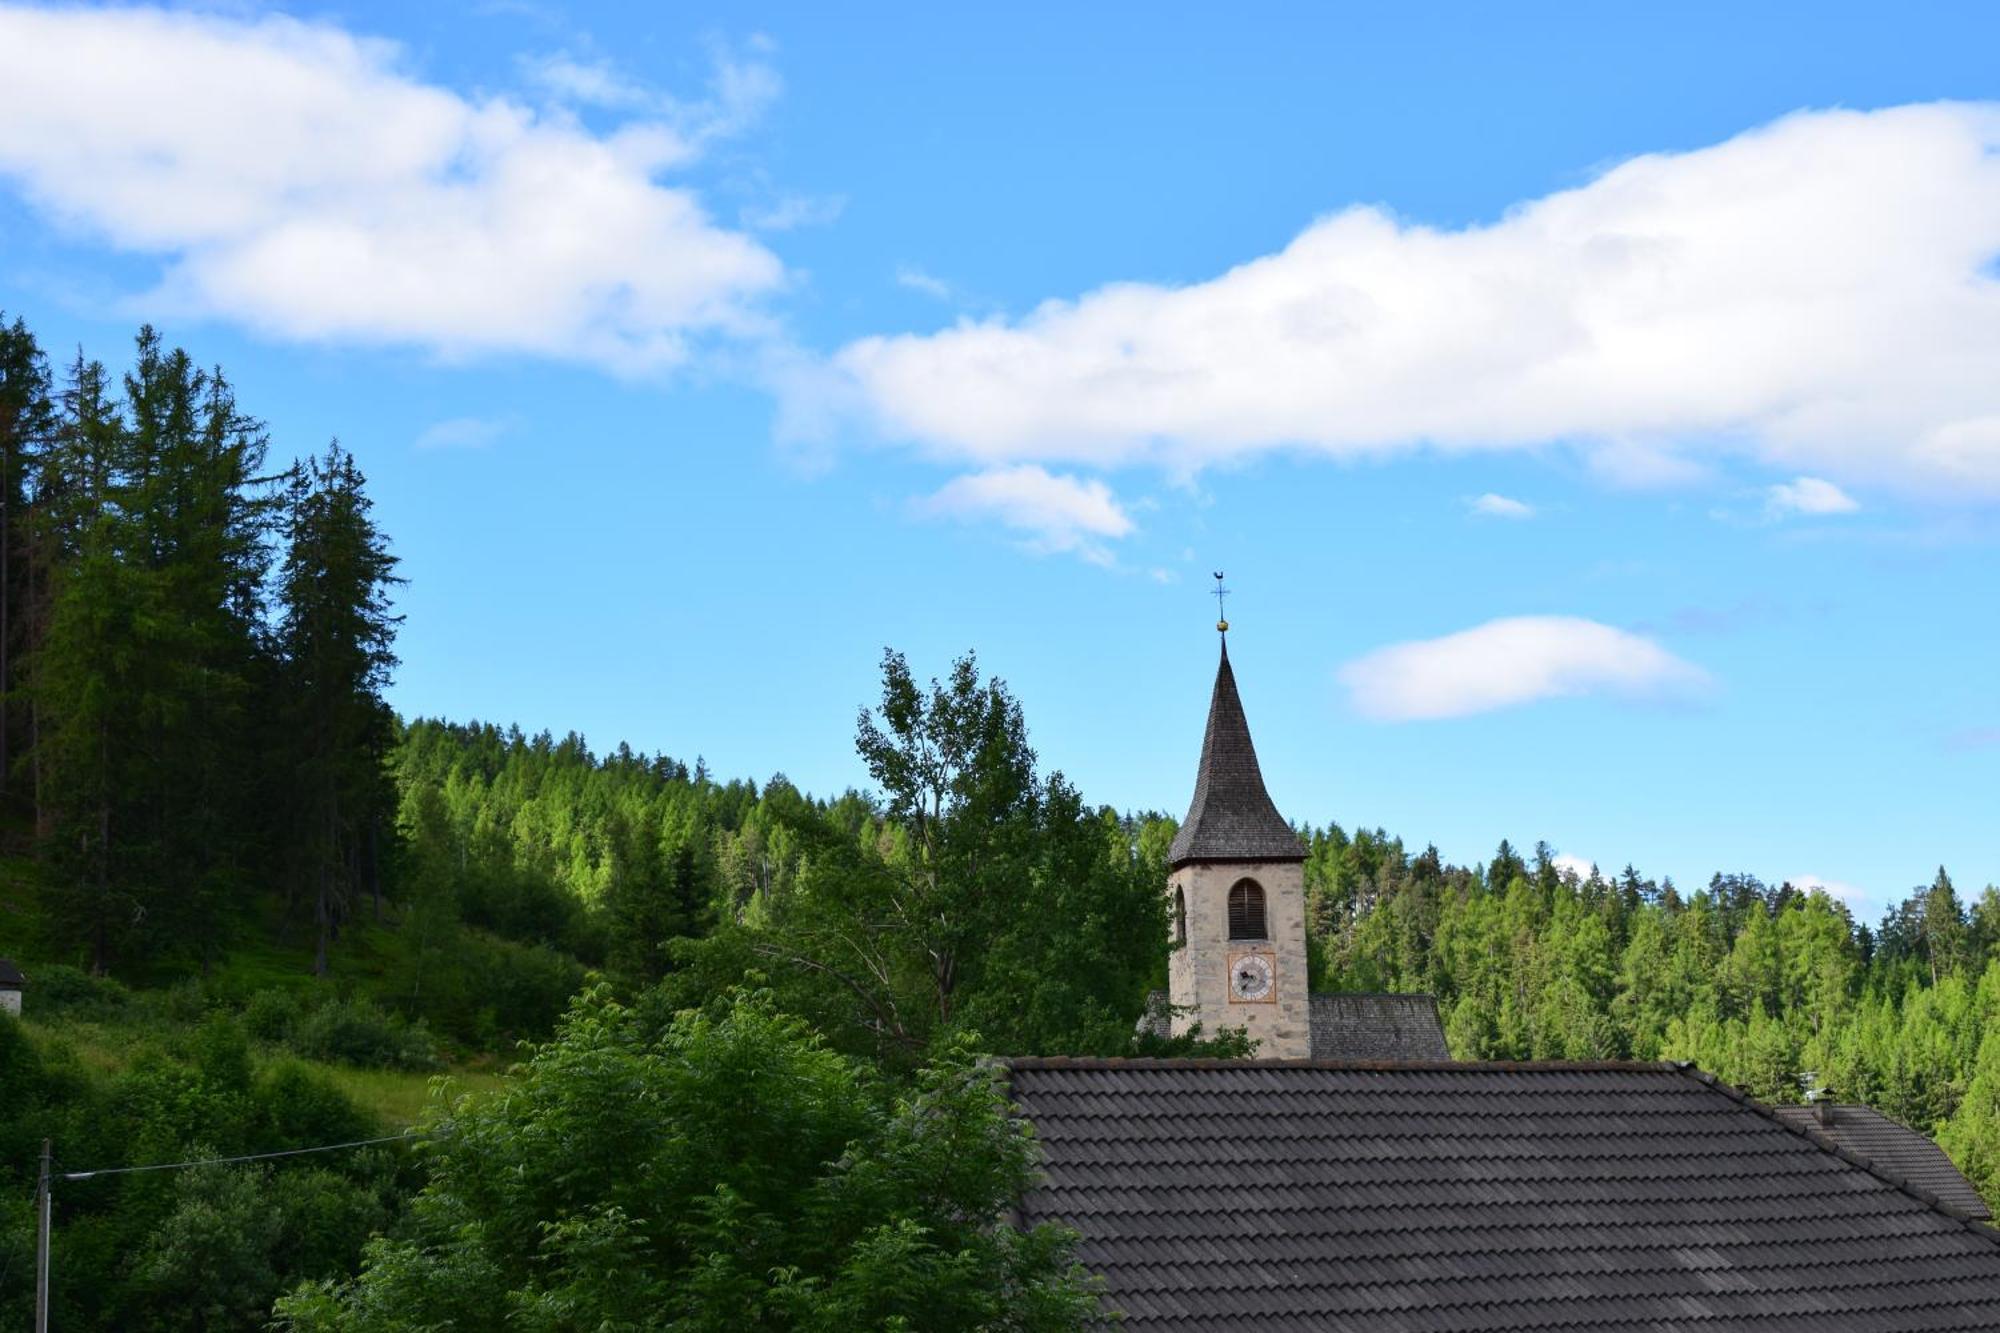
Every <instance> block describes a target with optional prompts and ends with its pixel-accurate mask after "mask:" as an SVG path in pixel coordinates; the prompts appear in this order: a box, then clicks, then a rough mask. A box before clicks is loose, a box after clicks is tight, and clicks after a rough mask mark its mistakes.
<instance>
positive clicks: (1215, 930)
mask: <svg viewBox="0 0 2000 1333" xmlns="http://www.w3.org/2000/svg"><path fill="white" fill-rule="evenodd" d="M1244 878H1249V879H1254V880H1256V881H1257V883H1258V884H1260V885H1262V886H1263V889H1264V912H1265V926H1266V928H1267V929H1269V930H1270V931H1271V933H1272V938H1271V939H1270V940H1269V941H1267V942H1265V943H1264V944H1259V943H1258V942H1256V941H1251V940H1232V939H1230V938H1229V890H1230V886H1232V885H1233V884H1235V883H1236V881H1237V880H1239V879H1244ZM1177 888H1178V889H1179V890H1181V892H1182V893H1184V894H1186V895H1187V945H1186V947H1184V948H1180V949H1176V950H1174V952H1173V954H1172V956H1171V959H1170V961H1169V962H1168V965H1167V994H1168V998H1169V999H1170V1000H1171V1002H1172V1003H1173V1005H1174V1006H1175V1008H1176V1009H1179V1008H1181V1007H1182V1006H1187V1007H1188V1012H1186V1013H1176V1014H1175V1015H1174V1028H1173V1030H1174V1034H1175V1035H1176V1036H1178V1035H1180V1034H1181V1033H1183V1032H1185V1031H1186V1030H1187V1029H1188V1028H1189V1027H1191V1026H1192V1025H1194V1024H1195V1023H1197V1022H1198V1023H1200V1024H1201V1027H1202V1031H1203V1032H1208V1033H1213V1032H1218V1031H1220V1030H1221V1029H1223V1028H1225V1027H1231V1028H1245V1029H1248V1031H1249V1033H1250V1036H1251V1037H1252V1038H1254V1039H1255V1040H1256V1042H1257V1050H1256V1054H1257V1055H1258V1056H1260V1057H1263V1058H1267V1059H1274V1058H1275V1059H1295V1060H1303V1059H1305V1058H1307V1057H1308V1056H1310V1055H1311V1054H1312V1018H1311V997H1310V994H1309V993H1308V991H1307V980H1306V888H1305V867H1304V866H1302V865H1299V864H1298V863H1296V862H1266V863H1262V864H1255V865H1243V864H1237V865H1230V864H1216V865H1203V864H1201V863H1198V862H1197V863H1195V864H1191V865H1185V866H1182V867H1181V868H1180V869H1179V870H1176V871H1175V872H1174V873H1173V875H1172V877H1171V878H1169V880H1168V881H1167V898H1168V902H1169V905H1170V908H1171V903H1172V900H1173V892H1174V890H1175V889H1177ZM1264 947H1268V948H1269V950H1270V951H1271V952H1272V953H1273V954H1275V955H1276V957H1277V974H1278V975H1277V980H1276V984H1275V985H1274V986H1273V988H1272V989H1273V993H1274V995H1275V997H1276V998H1275V999H1274V1000H1273V1001H1272V1002H1270V1003H1259V1004H1231V1003H1230V1002H1229V955H1230V954H1231V953H1233V952H1237V951H1241V950H1248V949H1258V948H1264Z"/></svg>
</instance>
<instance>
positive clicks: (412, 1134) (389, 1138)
mask: <svg viewBox="0 0 2000 1333" xmlns="http://www.w3.org/2000/svg"><path fill="white" fill-rule="evenodd" d="M429 1137H430V1135H429V1133H428V1132H426V1131H424V1130H417V1129H412V1130H406V1131H405V1132H403V1133H401V1134H387V1135H384V1136H383V1137H381V1138H379V1139H355V1140H354V1141H353V1142H352V1143H323V1144H320V1145H318V1146H317V1147H312V1148H286V1149H283V1150H282V1151H279V1152H253V1153H244V1154H243V1155H242V1156H240V1157H203V1158H198V1159H196V1160H195V1161H192V1162H152V1163H149V1164H148V1165H146V1166H107V1167H102V1168H100V1169H98V1170H96V1171H63V1172H60V1173H58V1174H57V1175H56V1176H55V1179H57V1180H89V1179H91V1178H93V1177H95V1176H129V1175H131V1174H132V1173H134V1172H136V1171H179V1170H181V1169H183V1168H186V1167H192V1166H229V1165H232V1164H234V1163H237V1162H263V1161H268V1160H270V1159H271V1158H273V1157H303V1156H305V1155H306V1154H307V1153H316V1152H338V1151H340V1150H341V1149H343V1148H369V1147H373V1146H374V1145H375V1144H378V1143H400V1142H402V1141H403V1140H405V1139H423V1138H429Z"/></svg>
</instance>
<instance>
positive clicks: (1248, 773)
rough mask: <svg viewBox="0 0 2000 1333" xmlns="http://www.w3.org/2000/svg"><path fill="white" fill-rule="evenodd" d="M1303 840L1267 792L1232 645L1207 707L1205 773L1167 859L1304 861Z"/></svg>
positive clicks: (1203, 744) (1203, 742) (1218, 671)
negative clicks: (1232, 667)
mask: <svg viewBox="0 0 2000 1333" xmlns="http://www.w3.org/2000/svg"><path fill="white" fill-rule="evenodd" d="M1305 858H1306V854H1305V848H1304V847H1303V846H1301V845H1300V843H1299V835H1298V834H1296V833H1294V832H1293V831H1292V826H1291V825H1290V824H1288V823H1286V822H1285V817H1284V816H1283V815H1281V814H1279V813H1278V807H1277V806H1276V805H1274V804H1272V802H1271V795H1270V793H1269V792H1267V791H1265V790H1264V774H1263V772H1262V771H1261V770H1259V769H1258V767H1257V749H1256V747H1255V746H1253V745H1252V744H1251V743H1250V721H1249V719H1248V718H1246V717H1244V715H1243V700H1242V699H1241V698H1239V697H1238V696H1237V693H1236V673H1235V672H1233V671H1231V670H1230V669H1229V644H1228V641H1227V640H1224V642H1223V647H1222V663H1221V665H1220V666H1218V667H1216V669H1215V693H1214V695H1213V696H1211V697H1210V699H1209V702H1208V730H1207V731H1206V732H1204V733H1203V734H1202V738H1201V768H1200V770H1199V771H1198V772H1197V773H1196V774H1195V779H1194V800H1193V802H1192V803H1191V804H1189V806H1188V812H1187V818H1186V819H1184V820H1182V821H1181V827H1180V832H1178V833H1176V834H1175V835H1174V842H1173V846H1172V848H1171V849H1170V850H1169V851H1168V853H1167V861H1168V864H1169V865H1172V866H1181V865H1185V864H1186V863H1187V862H1189V861H1303V860H1305Z"/></svg>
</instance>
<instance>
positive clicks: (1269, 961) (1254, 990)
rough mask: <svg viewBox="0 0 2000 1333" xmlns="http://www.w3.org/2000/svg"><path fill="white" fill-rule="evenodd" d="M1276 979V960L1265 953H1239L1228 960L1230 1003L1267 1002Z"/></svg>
mask: <svg viewBox="0 0 2000 1333" xmlns="http://www.w3.org/2000/svg"><path fill="white" fill-rule="evenodd" d="M1276 981H1277V966H1276V961H1275V960H1274V959H1273V958H1272V957H1271V955H1269V954H1266V953H1239V954H1236V955H1234V956H1233V957H1232V958H1230V960H1229V1000H1230V1003H1232V1004H1264V1003H1269V1001H1270V1000H1271V998H1272V991H1273V988H1274V986H1275V984H1276Z"/></svg>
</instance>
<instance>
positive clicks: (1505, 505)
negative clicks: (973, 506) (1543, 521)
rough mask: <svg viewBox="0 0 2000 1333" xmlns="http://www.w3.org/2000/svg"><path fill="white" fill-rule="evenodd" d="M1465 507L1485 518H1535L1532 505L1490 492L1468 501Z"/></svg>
mask: <svg viewBox="0 0 2000 1333" xmlns="http://www.w3.org/2000/svg"><path fill="white" fill-rule="evenodd" d="M1466 505H1467V507H1468V508H1470V509H1471V510H1472V512H1473V513H1475V514H1479V515H1482V516H1484V517H1486V518H1516V519H1519V518H1533V517H1534V516H1535V507H1534V506H1533V505H1531V504H1526V503H1524V502H1522V501H1520V500H1510V499H1508V498H1507V497H1506V496H1504V495H1495V494H1494V493H1493V492H1492V491H1488V492H1486V494H1484V495H1482V496H1480V497H1479V498H1478V499H1476V500H1468V501H1467V502H1466Z"/></svg>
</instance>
